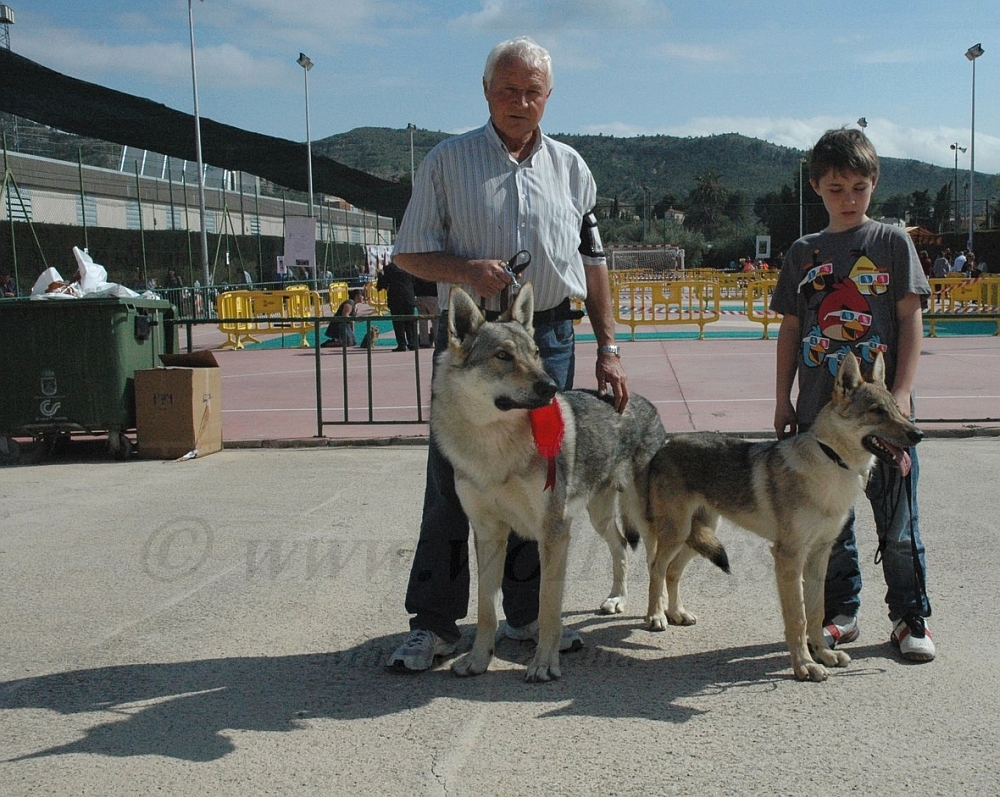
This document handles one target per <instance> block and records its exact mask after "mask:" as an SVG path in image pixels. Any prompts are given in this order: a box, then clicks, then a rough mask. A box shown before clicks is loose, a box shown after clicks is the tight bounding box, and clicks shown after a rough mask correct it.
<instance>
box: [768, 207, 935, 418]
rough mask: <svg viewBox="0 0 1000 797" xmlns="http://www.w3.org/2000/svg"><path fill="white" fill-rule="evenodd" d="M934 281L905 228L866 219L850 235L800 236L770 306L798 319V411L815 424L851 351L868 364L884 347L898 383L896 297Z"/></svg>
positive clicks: (888, 374) (888, 378)
mask: <svg viewBox="0 0 1000 797" xmlns="http://www.w3.org/2000/svg"><path fill="white" fill-rule="evenodd" d="M908 293H914V294H918V295H926V294H929V293H930V285H929V284H928V282H927V277H925V276H924V273H923V269H922V268H921V266H920V258H919V257H918V256H917V251H916V249H915V248H914V246H913V242H912V241H911V240H910V236H908V235H907V234H906V231H905V230H903V229H901V228H899V227H890V226H889V225H888V224H882V223H880V222H877V221H872V220H869V221H866V222H865V223H864V224H861V225H860V226H858V227H855V228H854V229H853V230H848V231H847V232H819V233H814V234H812V235H807V236H805V237H803V238H800V239H799V240H798V241H796V242H795V243H794V244H792V247H791V249H790V250H789V251H788V255H787V256H786V258H785V262H784V265H783V266H782V268H781V274H780V276H779V277H778V284H777V286H776V287H775V290H774V294H773V295H772V297H771V309H772V310H774V311H775V312H777V313H780V314H781V315H795V316H797V317H798V319H799V326H800V331H801V334H802V339H801V340H800V342H799V356H798V363H797V376H798V383H799V394H798V400H797V402H796V410H795V412H796V416H797V418H798V422H799V423H803V424H810V423H812V421H813V419H814V418H815V417H816V413H818V412H819V410H820V409H821V408H822V407H823V405H824V404H826V403H827V402H828V401H829V400H830V396H831V394H832V392H833V383H834V377H835V376H836V375H837V369H838V368H839V367H840V362H841V360H842V359H843V358H844V356H845V355H846V354H847V352H849V351H852V352H854V354H855V356H856V357H857V358H858V360H860V362H861V364H862V366H861V367H862V370H863V371H866V370H867V369H866V367H865V366H866V365H868V366H870V364H871V363H872V362H873V361H874V359H875V352H876V351H881V352H882V356H883V357H884V359H885V365H886V384H887V385H890V386H891V384H892V379H893V374H894V373H895V365H896V351H895V350H896V345H897V341H898V338H899V330H898V328H897V322H896V302H898V301H899V300H900V299H901V298H903V296H905V295H906V294H908Z"/></svg>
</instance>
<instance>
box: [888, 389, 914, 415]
mask: <svg viewBox="0 0 1000 797" xmlns="http://www.w3.org/2000/svg"><path fill="white" fill-rule="evenodd" d="M892 397H893V398H894V399H896V405H897V406H898V407H899V411H900V412H901V413H903V415H905V416H906V417H907V418H909V417H910V391H909V390H907V391H905V392H903V393H893V395H892Z"/></svg>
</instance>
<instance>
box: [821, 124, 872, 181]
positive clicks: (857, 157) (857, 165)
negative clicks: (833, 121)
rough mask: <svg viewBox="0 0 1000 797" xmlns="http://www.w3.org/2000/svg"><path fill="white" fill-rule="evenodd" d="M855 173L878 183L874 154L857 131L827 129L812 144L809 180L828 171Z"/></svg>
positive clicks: (861, 134) (864, 138)
mask: <svg viewBox="0 0 1000 797" xmlns="http://www.w3.org/2000/svg"><path fill="white" fill-rule="evenodd" d="M831 171H833V172H837V173H844V172H856V173H857V174H860V175H861V176H862V177H871V179H872V182H873V183H877V182H878V153H876V152H875V146H874V145H873V144H872V142H871V141H870V140H869V138H868V136H866V135H865V134H864V132H862V131H861V130H854V129H849V128H846V127H841V128H840V129H839V130H827V131H826V132H825V133H824V134H823V136H822V138H820V140H819V141H817V142H816V146H814V147H813V150H812V156H811V157H810V159H809V179H810V180H815V181H816V182H819V180H820V179H821V178H822V177H824V176H825V175H826V174H827V173H828V172H831Z"/></svg>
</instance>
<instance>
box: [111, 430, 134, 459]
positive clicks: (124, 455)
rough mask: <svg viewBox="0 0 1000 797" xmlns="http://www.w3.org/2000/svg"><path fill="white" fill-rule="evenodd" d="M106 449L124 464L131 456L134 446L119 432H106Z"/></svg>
mask: <svg viewBox="0 0 1000 797" xmlns="http://www.w3.org/2000/svg"><path fill="white" fill-rule="evenodd" d="M108 448H109V449H110V451H111V453H112V454H113V455H114V458H115V459H117V460H118V461H119V462H124V461H125V460H127V459H128V458H129V457H131V456H132V452H133V451H135V446H134V445H133V444H132V441H131V440H129V439H128V437H126V436H125V435H124V434H122V433H121V432H108Z"/></svg>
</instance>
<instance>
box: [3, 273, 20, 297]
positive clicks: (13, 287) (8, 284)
mask: <svg viewBox="0 0 1000 797" xmlns="http://www.w3.org/2000/svg"><path fill="white" fill-rule="evenodd" d="M19 295H20V292H19V291H18V289H17V283H16V282H14V278H13V277H12V276H11V275H10V272H7V271H5V272H4V273H3V274H0V297H3V298H4V299H11V298H13V297H15V296H19Z"/></svg>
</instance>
